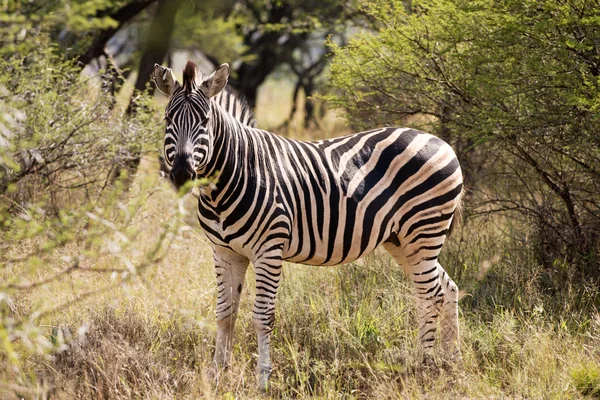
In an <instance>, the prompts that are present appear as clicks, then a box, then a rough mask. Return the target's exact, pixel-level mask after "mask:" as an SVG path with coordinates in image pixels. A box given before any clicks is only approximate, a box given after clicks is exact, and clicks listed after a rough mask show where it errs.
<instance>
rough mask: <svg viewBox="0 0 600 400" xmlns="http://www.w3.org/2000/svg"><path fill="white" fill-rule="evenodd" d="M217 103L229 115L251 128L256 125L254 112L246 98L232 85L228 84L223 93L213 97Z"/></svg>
mask: <svg viewBox="0 0 600 400" xmlns="http://www.w3.org/2000/svg"><path fill="white" fill-rule="evenodd" d="M211 101H213V102H215V103H217V104H218V105H219V106H221V108H222V109H223V110H224V111H225V112H227V113H228V114H229V115H231V116H232V117H234V118H235V119H237V120H238V121H240V122H241V123H242V124H244V125H246V126H249V127H251V128H255V127H256V120H255V119H254V113H253V112H252V109H251V108H250V106H249V105H248V102H247V101H246V99H245V98H244V97H243V96H242V95H240V94H239V93H238V92H237V91H236V90H235V89H234V88H232V87H231V86H230V85H226V86H225V87H224V88H223V90H221V93H219V94H218V95H216V96H215V97H213V98H212V99H211Z"/></svg>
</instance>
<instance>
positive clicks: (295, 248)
mask: <svg viewBox="0 0 600 400" xmlns="http://www.w3.org/2000/svg"><path fill="white" fill-rule="evenodd" d="M342 203H343V204H348V202H347V201H346V199H344V201H342ZM366 210H367V207H366V205H365V204H359V205H357V207H356V208H355V209H352V210H348V209H347V208H346V207H340V208H338V209H335V210H331V212H330V213H328V214H329V215H326V217H325V218H324V221H323V222H322V224H323V226H322V228H321V229H314V225H311V224H308V225H307V226H308V227H309V228H310V229H304V232H302V233H300V232H299V231H298V226H297V225H296V226H294V229H293V231H292V234H291V236H290V239H289V243H288V246H286V247H284V253H283V258H284V259H285V260H287V261H290V262H295V263H299V264H308V265H337V264H345V263H349V262H352V261H355V260H357V259H359V258H361V257H363V256H365V255H367V254H369V253H371V252H372V251H373V250H375V249H376V248H377V247H378V246H379V245H381V244H382V243H383V242H384V241H386V240H387V239H388V238H389V237H390V236H391V235H392V234H393V228H394V227H396V226H398V223H399V220H400V218H401V213H397V214H396V215H392V218H386V216H387V217H389V216H390V214H389V211H390V210H389V208H388V207H384V208H382V209H380V210H378V211H379V212H377V213H376V214H375V216H374V217H373V216H372V215H370V214H369V213H367V212H366ZM334 213H335V217H333V218H332V217H331V215H333V214H334ZM367 220H368V223H367Z"/></svg>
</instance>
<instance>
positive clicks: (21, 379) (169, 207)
mask: <svg viewBox="0 0 600 400" xmlns="http://www.w3.org/2000/svg"><path fill="white" fill-rule="evenodd" d="M304 135H305V136H306V137H310V136H311V135H313V133H304ZM155 171H156V165H155V162H154V159H153V158H147V159H145V160H144V161H143V162H142V164H141V166H140V169H139V172H138V175H137V176H136V178H135V180H134V182H133V184H132V188H131V189H130V192H129V196H130V199H132V201H135V199H140V198H141V199H143V200H144V201H141V202H138V203H135V204H138V206H137V207H136V214H135V215H136V217H135V218H132V219H131V220H130V221H129V225H128V226H127V229H126V230H127V232H136V235H135V241H133V242H131V244H130V245H129V246H128V247H127V248H126V249H125V250H124V251H125V254H126V255H127V260H133V262H135V261H136V260H137V261H139V260H141V259H143V256H144V255H145V254H147V252H148V248H149V247H151V246H152V244H153V243H155V242H156V236H157V234H158V233H159V232H160V230H159V229H158V228H157V227H160V226H161V225H162V224H164V223H165V221H167V220H175V221H176V222H177V224H176V225H175V229H173V230H172V231H173V236H172V240H171V242H170V246H169V247H168V251H167V252H166V253H165V255H164V257H161V258H160V259H159V260H158V261H157V262H155V263H152V264H150V265H148V266H147V268H145V269H144V270H143V271H141V272H140V273H139V274H135V275H132V276H131V277H130V279H127V280H123V281H121V280H119V279H118V277H115V276H114V274H103V273H89V272H87V271H85V272H84V271H74V272H73V273H71V274H69V275H68V276H67V277H66V278H65V279H61V280H57V281H52V282H49V283H48V284H45V285H41V286H36V287H33V288H31V289H29V290H24V291H16V292H14V291H13V292H11V296H10V298H11V301H10V302H8V301H7V299H6V298H0V304H1V306H2V307H5V308H8V309H9V310H8V312H9V313H10V316H11V318H13V319H19V318H20V317H23V316H27V317H28V316H31V315H33V314H35V313H36V312H38V313H39V312H41V313H44V312H45V311H47V310H52V309H53V308H54V307H55V306H56V305H57V304H59V305H60V304H66V303H69V301H70V300H73V303H72V304H71V305H69V306H65V307H64V308H61V309H60V310H57V311H55V312H53V313H50V314H48V315H46V316H45V317H42V318H37V319H33V320H31V321H32V322H31V323H30V324H29V325H27V326H28V329H31V330H35V332H29V333H30V334H28V335H23V336H21V337H15V336H12V337H7V336H6V335H5V334H4V332H6V329H5V327H3V326H0V393H1V394H2V395H1V396H0V397H1V398H7V399H13V398H14V399H16V398H44V397H50V398H64V399H70V398H81V399H87V398H107V399H130V398H156V399H172V398H188V399H196V398H225V399H232V398H244V399H245V398H259V397H261V394H260V393H259V392H258V391H257V390H256V387H255V383H256V378H255V363H256V350H257V349H256V346H257V345H256V337H255V334H254V328H253V324H252V321H251V308H252V299H253V280H254V276H253V272H252V270H250V271H249V273H248V276H247V277H246V283H245V285H244V287H245V289H244V293H243V295H242V302H241V305H240V316H239V319H238V323H237V326H236V329H235V339H234V340H235V342H234V348H233V352H234V354H233V363H232V365H231V367H230V368H229V369H228V370H227V371H225V372H224V373H223V374H222V376H221V377H220V380H219V382H218V384H216V385H215V384H214V382H213V381H211V380H210V378H209V374H208V370H209V367H210V365H211V362H212V355H213V351H214V338H215V332H216V324H215V320H214V311H213V309H214V304H215V300H216V288H215V276H214V270H213V265H212V254H211V250H210V246H209V243H208V241H207V239H206V238H205V237H204V235H203V234H202V233H201V231H200V230H199V228H198V226H197V222H196V221H195V216H194V209H195V201H194V199H193V198H191V196H188V197H186V198H184V199H183V200H182V201H179V200H178V197H177V194H176V193H174V191H173V189H172V187H171V186H170V185H169V184H168V183H166V182H165V181H164V180H162V178H160V177H159V176H158V174H156V172H155ZM185 210H187V214H185V213H183V214H182V213H181V212H180V211H185ZM19 246H21V247H19ZM23 246H25V244H24V242H20V244H18V245H15V246H13V247H10V248H3V251H5V252H11V254H13V255H15V254H19V253H23V252H26V251H27V248H25V247H23ZM100 247H101V248H102V245H101V246H100ZM81 251H82V247H81V243H79V244H78V243H77V242H76V241H75V242H74V243H69V244H67V245H65V246H64V249H63V250H61V255H75V254H78V252H81ZM4 254H5V255H6V254H8V253H4ZM442 254H443V256H442V260H441V261H442V264H443V265H444V266H445V267H446V269H447V270H448V271H449V273H450V275H451V276H453V277H454V278H455V280H456V281H457V283H458V285H459V287H460V288H461V301H460V306H461V313H460V316H459V317H460V324H461V335H462V336H461V348H462V360H460V361H458V362H455V363H448V362H445V361H444V360H443V359H442V358H441V357H438V355H439V353H438V350H437V349H436V350H435V351H434V353H433V355H432V360H433V361H432V362H431V363H428V364H423V363H422V362H421V361H422V359H423V354H422V352H421V350H420V347H419V345H418V341H417V325H416V315H415V307H414V301H413V296H412V288H411V286H410V283H409V280H408V279H407V278H406V277H405V276H404V273H403V271H402V270H401V268H399V267H398V266H397V265H395V264H394V262H393V260H392V259H391V257H390V256H389V255H388V254H387V253H385V252H384V251H376V252H375V253H374V254H372V255H371V256H369V257H367V258H365V259H363V260H360V261H358V262H356V263H353V264H350V265H345V266H339V267H309V266H301V265H293V264H284V267H283V271H284V272H283V284H282V287H281V289H280V292H279V295H278V302H277V314H276V324H275V331H274V335H273V340H272V358H273V366H274V371H273V376H272V379H271V381H272V388H271V391H270V392H269V394H268V396H267V397H273V398H306V397H314V398H351V399H365V398H435V399H437V398H448V399H455V398H502V397H511V398H512V397H516V398H543V399H546V398H556V399H562V398H584V397H588V398H592V397H598V396H599V395H600V372H599V371H600V314H599V313H598V310H597V306H598V304H599V295H600V291H599V290H598V288H596V287H593V286H591V285H590V286H589V287H586V286H585V285H583V286H582V285H579V286H575V285H572V284H570V283H569V282H568V280H566V279H564V278H565V276H568V274H567V275H565V274H564V273H563V272H564V271H565V270H568V268H569V266H568V265H559V264H557V265H556V270H555V271H554V272H553V273H549V272H548V271H547V269H543V268H541V267H539V266H537V265H536V263H535V261H534V258H533V257H532V252H531V249H530V248H529V245H528V243H527V241H526V235H524V234H523V233H522V232H521V231H520V227H517V226H511V224H510V221H507V220H502V219H499V218H497V217H493V218H492V217H490V218H488V219H487V220H482V219H476V220H469V221H467V222H466V223H465V224H464V225H463V226H462V227H461V228H460V229H458V230H456V231H455V232H454V233H453V235H452V236H451V238H450V240H449V243H448V245H447V246H446V248H445V249H444V251H443V253H442ZM59 258H60V257H59ZM52 260H54V261H52ZM52 260H49V261H48V262H47V263H46V264H44V265H40V266H39V268H37V269H33V270H31V271H29V272H28V273H29V274H30V275H27V278H28V279H31V280H34V279H36V278H37V279H43V277H44V276H46V275H47V274H48V273H52V272H53V271H55V270H57V269H58V268H59V267H60V265H58V264H53V262H56V263H58V261H57V260H55V259H52ZM123 262H124V261H123V259H122V258H118V257H117V258H115V257H112V256H111V255H110V254H106V255H104V256H100V257H97V258H96V259H94V265H93V266H94V268H95V269H107V270H108V269H111V268H117V267H123V264H122V263H123ZM21 272H22V271H19V270H17V269H15V268H11V267H10V266H6V265H5V266H4V268H3V269H2V270H0V276H1V278H2V282H11V281H13V280H14V279H16V278H22V275H20V274H21ZM115 279H117V281H118V283H119V284H117V285H112V286H110V285H111V284H112V283H114V282H115ZM103 287H110V289H109V290H106V291H102V292H100V293H98V294H96V295H95V296H90V297H86V298H83V299H80V298H79V295H80V294H81V293H82V292H86V291H89V290H90V289H94V288H103ZM75 300H76V301H75ZM32 313H33V314H32ZM28 340H38V341H39V342H40V343H43V345H44V346H46V347H45V350H44V351H36V350H35V347H31V346H27V343H25V342H26V341H28Z"/></svg>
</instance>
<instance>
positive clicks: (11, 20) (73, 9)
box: [0, 0, 127, 57]
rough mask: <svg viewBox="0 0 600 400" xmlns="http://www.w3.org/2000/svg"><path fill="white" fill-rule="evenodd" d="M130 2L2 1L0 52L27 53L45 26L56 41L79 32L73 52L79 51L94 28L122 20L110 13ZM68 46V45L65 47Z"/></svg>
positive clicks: (78, 0) (114, 0)
mask: <svg viewBox="0 0 600 400" xmlns="http://www.w3.org/2000/svg"><path fill="white" fill-rule="evenodd" d="M125 3H127V2H126V1H123V0H93V1H90V0H75V1H67V0H50V1H45V0H35V1H27V2H25V1H18V0H7V1H4V2H3V4H2V5H0V56H2V57H6V56H9V55H11V54H13V53H14V52H19V53H23V54H24V53H26V52H27V51H28V50H32V49H35V48H36V46H37V43H36V37H37V35H38V34H39V33H40V31H42V30H46V31H48V32H51V33H52V36H53V38H54V39H55V40H56V41H60V40H63V39H65V38H66V37H67V36H69V35H75V37H76V40H71V43H70V44H71V45H75V46H76V48H69V49H68V51H69V52H73V53H76V52H77V51H78V49H81V48H84V47H85V46H86V45H89V43H90V42H91V40H92V35H90V33H91V32H93V31H98V30H102V29H107V28H114V27H116V26H117V25H118V24H117V22H116V21H115V20H114V19H112V18H111V17H110V16H108V15H104V14H107V13H108V12H109V11H110V10H114V9H116V8H118V7H120V6H122V5H123V4H125ZM62 50H66V49H62Z"/></svg>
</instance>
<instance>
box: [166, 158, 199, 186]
mask: <svg viewBox="0 0 600 400" xmlns="http://www.w3.org/2000/svg"><path fill="white" fill-rule="evenodd" d="M169 177H170V178H171V181H172V182H173V184H174V185H175V187H177V188H178V189H179V188H180V187H181V186H183V185H185V183H186V182H187V181H193V180H194V179H196V170H195V169H194V167H193V166H192V163H191V160H190V157H189V156H177V157H175V161H174V162H173V169H171V173H170V175H169Z"/></svg>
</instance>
